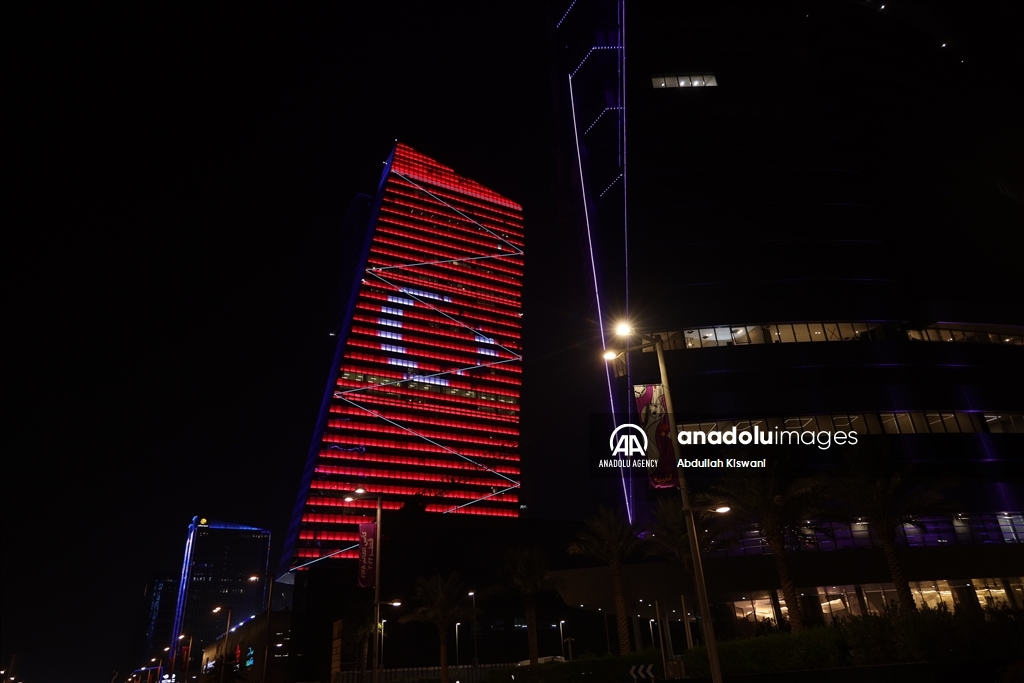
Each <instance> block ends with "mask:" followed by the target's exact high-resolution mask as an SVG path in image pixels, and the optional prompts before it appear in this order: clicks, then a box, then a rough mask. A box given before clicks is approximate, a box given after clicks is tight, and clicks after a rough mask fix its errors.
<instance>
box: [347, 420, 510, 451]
mask: <svg viewBox="0 0 1024 683" xmlns="http://www.w3.org/2000/svg"><path fill="white" fill-rule="evenodd" d="M327 426H328V427H330V428H332V429H347V430H350V431H353V432H373V433H374V434H396V435H402V436H414V437H417V438H423V439H432V440H434V441H456V442H459V443H473V444H486V445H489V446H496V447H502V448H518V447H519V443H518V442H516V441H514V440H509V439H503V440H495V439H494V438H491V437H487V438H483V437H479V436H469V435H465V434H454V433H452V432H439V431H435V430H432V429H417V430H416V431H415V432H412V430H409V429H403V428H401V427H396V426H393V425H390V424H384V425H382V424H366V423H362V422H352V421H349V420H328V422H327Z"/></svg>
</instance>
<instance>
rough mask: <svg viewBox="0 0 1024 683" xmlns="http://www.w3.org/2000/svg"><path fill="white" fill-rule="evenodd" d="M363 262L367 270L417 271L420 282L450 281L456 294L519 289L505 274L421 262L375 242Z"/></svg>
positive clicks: (511, 294) (515, 294) (505, 295)
mask: <svg viewBox="0 0 1024 683" xmlns="http://www.w3.org/2000/svg"><path fill="white" fill-rule="evenodd" d="M395 259H397V260H395ZM410 264H411V265H410ZM366 266H367V268H368V270H369V272H371V273H376V272H379V271H387V270H392V271H402V272H406V273H415V274H417V275H419V276H420V279H421V281H423V282H440V283H449V282H450V283H454V284H456V285H458V287H455V288H454V289H455V290H456V291H455V293H457V294H464V293H466V292H471V293H480V294H492V295H494V296H497V295H499V294H500V295H502V296H501V297H498V298H499V299H517V298H519V292H520V290H521V289H522V287H521V286H520V283H518V282H509V279H508V278H504V277H497V276H493V275H485V274H482V273H480V272H479V271H476V270H471V269H467V268H465V267H463V266H462V265H461V263H459V262H451V263H447V262H444V261H426V262H421V261H419V260H418V257H415V256H409V255H407V254H402V253H398V252H395V251H393V250H391V249H387V248H382V247H380V246H378V245H375V246H374V247H373V248H372V249H371V250H370V256H369V258H368V259H367V262H366ZM464 275H468V276H470V277H472V278H473V279H468V280H467V279H466V278H465V277H463V276H464ZM389 279H390V278H389ZM495 283H501V284H502V285H512V287H514V288H515V289H512V290H510V289H507V288H505V287H503V286H499V285H498V284H495Z"/></svg>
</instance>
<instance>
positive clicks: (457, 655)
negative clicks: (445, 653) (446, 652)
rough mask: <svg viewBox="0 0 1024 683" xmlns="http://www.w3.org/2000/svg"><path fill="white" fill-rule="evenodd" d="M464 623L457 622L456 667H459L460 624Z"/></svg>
mask: <svg viewBox="0 0 1024 683" xmlns="http://www.w3.org/2000/svg"><path fill="white" fill-rule="evenodd" d="M460 625H462V622H461V621H456V622H455V668H456V669H458V668H459V626H460Z"/></svg>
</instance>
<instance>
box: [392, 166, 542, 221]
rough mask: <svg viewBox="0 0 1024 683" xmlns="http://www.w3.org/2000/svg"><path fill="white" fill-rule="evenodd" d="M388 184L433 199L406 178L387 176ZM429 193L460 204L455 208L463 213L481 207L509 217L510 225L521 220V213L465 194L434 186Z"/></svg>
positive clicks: (503, 216)
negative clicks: (490, 204)
mask: <svg viewBox="0 0 1024 683" xmlns="http://www.w3.org/2000/svg"><path fill="white" fill-rule="evenodd" d="M388 185H393V186H397V187H406V188H409V189H410V190H413V191H414V192H417V193H423V195H422V196H423V197H424V200H425V201H429V200H431V199H433V198H432V197H430V195H428V194H426V193H424V192H423V190H421V189H420V188H418V187H416V186H415V185H414V184H413V183H411V182H409V181H408V180H405V179H404V178H395V177H392V178H389V179H388ZM391 189H392V188H391V187H389V188H388V190H391ZM454 189H455V190H456V191H458V188H454ZM430 194H432V195H435V196H437V198H438V199H440V200H441V201H444V202H452V203H455V204H460V205H461V206H457V207H456V208H457V209H458V210H459V211H462V212H463V213H468V214H476V212H475V211H474V209H483V210H484V211H487V212H490V213H492V214H495V215H496V216H500V217H501V218H508V219H511V220H512V221H513V222H512V225H517V223H520V224H521V221H522V220H523V217H522V214H521V213H513V212H512V211H502V210H501V209H496V208H494V207H493V206H488V205H486V204H481V203H479V202H474V201H473V200H471V199H467V198H466V196H465V195H461V196H460V195H454V194H451V193H449V192H445V191H444V190H439V189H436V188H431V189H430ZM433 201H438V200H437V199H434V200H433ZM441 201H438V205H439V206H444V204H442V203H441ZM446 208H448V207H446ZM517 208H518V207H517ZM449 210H451V209H450V208H449ZM483 215H484V216H486V215H487V214H483ZM501 218H494V217H492V218H491V220H501Z"/></svg>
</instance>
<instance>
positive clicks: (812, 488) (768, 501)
mask: <svg viewBox="0 0 1024 683" xmlns="http://www.w3.org/2000/svg"><path fill="white" fill-rule="evenodd" d="M784 463H785V460H784V459H778V460H776V461H773V463H772V467H771V468H770V469H769V470H768V472H767V473H766V474H765V475H764V476H761V477H730V478H726V479H723V480H722V481H721V482H719V483H718V484H716V485H714V486H712V487H711V492H710V493H701V494H698V495H697V496H696V497H695V501H696V502H697V504H698V505H708V506H710V505H722V504H725V505H728V506H729V507H730V508H731V509H730V511H729V513H728V515H722V516H718V515H716V517H721V519H719V520H718V521H719V522H721V523H722V524H723V525H725V526H727V527H732V528H733V529H739V528H740V527H746V526H749V525H751V524H753V525H756V526H757V527H758V528H759V529H760V531H761V534H762V535H763V536H764V539H765V540H766V541H767V542H768V546H769V547H770V548H771V549H772V557H773V559H774V560H775V570H776V571H777V572H778V574H779V584H780V585H781V586H782V594H783V596H784V597H785V598H786V607H787V610H788V613H789V623H790V627H791V628H792V629H793V631H802V630H803V628H804V620H803V615H802V614H801V611H800V596H799V594H798V593H797V590H796V585H795V584H794V583H793V577H792V576H791V575H790V572H789V562H788V561H787V558H786V535H787V534H788V533H789V532H790V530H791V529H794V528H796V527H797V526H799V525H800V520H805V519H808V518H809V516H811V515H813V514H815V512H816V511H817V509H818V504H819V500H820V495H821V486H820V483H819V482H818V480H816V479H810V478H798V477H791V476H788V475H787V473H786V472H785V471H784V470H783V467H784ZM710 514H711V513H709V515H710Z"/></svg>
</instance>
